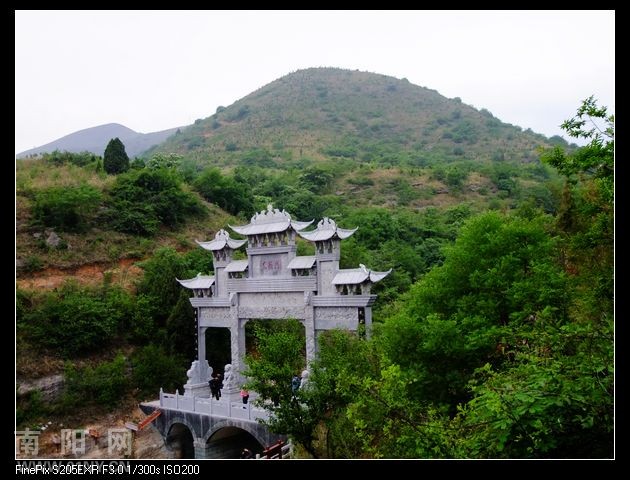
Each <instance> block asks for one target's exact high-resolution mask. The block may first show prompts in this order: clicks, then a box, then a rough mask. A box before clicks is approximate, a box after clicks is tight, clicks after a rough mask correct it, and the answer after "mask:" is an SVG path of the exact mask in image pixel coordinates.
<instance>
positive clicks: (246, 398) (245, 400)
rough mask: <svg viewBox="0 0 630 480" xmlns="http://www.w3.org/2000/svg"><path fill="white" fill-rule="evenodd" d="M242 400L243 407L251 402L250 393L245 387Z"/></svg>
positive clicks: (242, 389) (242, 391)
mask: <svg viewBox="0 0 630 480" xmlns="http://www.w3.org/2000/svg"><path fill="white" fill-rule="evenodd" d="M241 398H242V399H243V405H247V401H248V400H249V392H248V391H247V389H246V388H245V387H243V388H241Z"/></svg>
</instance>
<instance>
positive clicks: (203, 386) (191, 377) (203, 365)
mask: <svg viewBox="0 0 630 480" xmlns="http://www.w3.org/2000/svg"><path fill="white" fill-rule="evenodd" d="M186 375H187V376H188V381H187V382H186V384H185V385H184V396H185V397H203V398H209V397H210V385H209V384H208V381H209V380H210V377H211V375H212V369H211V368H210V365H208V360H206V328H205V327H200V326H199V323H197V360H195V361H194V362H192V364H191V366H190V369H189V370H188V372H187V373H186Z"/></svg>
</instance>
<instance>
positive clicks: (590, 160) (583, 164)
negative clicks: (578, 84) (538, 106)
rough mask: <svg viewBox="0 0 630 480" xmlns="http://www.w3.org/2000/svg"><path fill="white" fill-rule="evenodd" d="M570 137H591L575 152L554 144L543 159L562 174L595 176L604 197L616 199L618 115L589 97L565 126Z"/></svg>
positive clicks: (563, 127)
mask: <svg viewBox="0 0 630 480" xmlns="http://www.w3.org/2000/svg"><path fill="white" fill-rule="evenodd" d="M561 127H562V129H563V130H565V131H566V132H567V133H568V134H569V135H570V136H571V137H574V138H583V139H588V140H590V142H589V143H588V145H586V146H585V147H583V148H580V149H579V150H578V151H577V152H575V153H574V154H572V155H568V154H566V153H565V152H564V150H563V149H562V148H560V147H555V148H554V149H553V150H551V151H550V152H547V153H546V154H545V155H544V156H543V161H546V162H547V163H549V164H550V165H553V166H554V167H556V168H557V169H558V171H559V172H560V173H562V174H563V175H566V176H567V177H571V176H572V175H574V174H579V173H582V174H587V175H590V176H592V177H593V178H595V179H596V181H597V183H598V184H599V187H600V189H601V193H602V195H603V197H604V198H605V199H606V200H607V201H608V202H610V203H612V201H613V198H614V173H615V170H614V166H615V163H614V162H615V116H614V115H612V114H611V115H609V114H608V109H607V108H606V107H598V106H597V100H595V98H594V97H593V96H590V97H589V98H587V99H586V100H584V101H583V102H582V105H581V106H580V108H578V111H577V114H576V115H575V116H574V117H573V118H571V119H569V120H565V121H564V122H563V123H562V125H561Z"/></svg>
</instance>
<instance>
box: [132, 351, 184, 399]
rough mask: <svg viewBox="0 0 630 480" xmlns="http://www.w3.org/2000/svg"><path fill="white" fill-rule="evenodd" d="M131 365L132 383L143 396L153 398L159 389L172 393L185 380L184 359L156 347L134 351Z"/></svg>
mask: <svg viewBox="0 0 630 480" xmlns="http://www.w3.org/2000/svg"><path fill="white" fill-rule="evenodd" d="M131 365H132V369H133V373H132V380H133V383H134V385H135V386H136V387H137V388H138V389H140V391H141V392H142V393H143V394H148V395H152V396H154V395H155V392H156V391H157V390H159V389H160V388H163V389H164V390H165V391H171V392H172V391H174V390H175V389H179V388H181V387H182V385H183V384H184V381H185V380H186V377H185V375H184V373H185V367H186V359H185V358H184V357H183V356H182V355H178V354H173V352H170V353H169V352H167V351H166V350H165V349H164V348H163V347H161V346H158V345H154V344H151V345H147V346H144V347H142V348H139V349H138V350H136V351H135V352H134V354H133V356H132V357H131Z"/></svg>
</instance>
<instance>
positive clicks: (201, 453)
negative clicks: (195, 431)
mask: <svg viewBox="0 0 630 480" xmlns="http://www.w3.org/2000/svg"><path fill="white" fill-rule="evenodd" d="M193 445H194V447H195V458H199V459H206V458H210V456H209V455H208V454H209V453H210V447H209V446H208V444H207V443H206V442H204V441H203V440H200V439H196V440H195V441H194V444H193Z"/></svg>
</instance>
